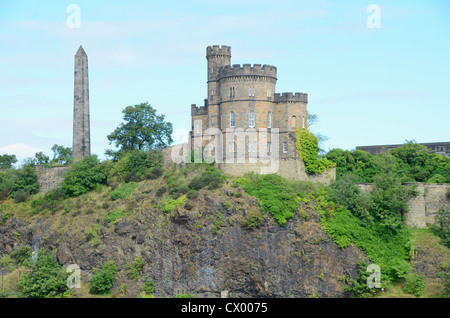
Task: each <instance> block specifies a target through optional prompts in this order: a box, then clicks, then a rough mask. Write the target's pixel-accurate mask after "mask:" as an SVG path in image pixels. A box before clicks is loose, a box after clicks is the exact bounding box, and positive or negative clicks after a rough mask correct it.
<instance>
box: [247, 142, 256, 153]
mask: <svg viewBox="0 0 450 318" xmlns="http://www.w3.org/2000/svg"><path fill="white" fill-rule="evenodd" d="M248 152H256V141H249V142H248Z"/></svg>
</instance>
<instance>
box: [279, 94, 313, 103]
mask: <svg viewBox="0 0 450 318" xmlns="http://www.w3.org/2000/svg"><path fill="white" fill-rule="evenodd" d="M274 102H275V103H300V102H303V103H307V102H308V94H303V93H295V94H294V93H282V94H280V93H275V94H274Z"/></svg>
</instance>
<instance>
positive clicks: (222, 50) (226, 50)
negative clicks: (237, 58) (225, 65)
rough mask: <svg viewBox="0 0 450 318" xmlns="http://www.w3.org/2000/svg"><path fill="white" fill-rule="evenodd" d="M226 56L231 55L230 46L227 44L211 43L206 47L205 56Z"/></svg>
mask: <svg viewBox="0 0 450 318" xmlns="http://www.w3.org/2000/svg"><path fill="white" fill-rule="evenodd" d="M218 55H221V56H228V57H231V46H227V45H221V46H219V45H211V46H208V47H207V48H206V58H208V57H209V56H218Z"/></svg>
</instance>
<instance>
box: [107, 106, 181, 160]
mask: <svg viewBox="0 0 450 318" xmlns="http://www.w3.org/2000/svg"><path fill="white" fill-rule="evenodd" d="M122 113H123V120H124V122H123V123H121V124H120V125H119V127H117V128H116V129H115V130H114V131H113V132H112V133H111V134H109V135H108V136H107V138H108V140H109V142H110V144H112V143H114V145H115V146H116V147H117V148H119V151H118V152H116V151H113V150H111V149H108V150H107V151H106V154H107V155H109V156H112V157H115V158H117V157H119V156H120V153H124V152H127V151H130V150H133V149H139V150H150V149H152V148H163V147H166V146H168V145H170V144H171V143H172V132H173V127H172V123H170V122H166V121H165V120H164V118H165V116H164V115H163V114H160V115H158V114H157V113H156V110H155V109H154V108H152V107H151V106H150V104H149V103H148V102H145V103H141V104H138V105H134V106H128V107H126V108H125V109H124V110H123V111H122Z"/></svg>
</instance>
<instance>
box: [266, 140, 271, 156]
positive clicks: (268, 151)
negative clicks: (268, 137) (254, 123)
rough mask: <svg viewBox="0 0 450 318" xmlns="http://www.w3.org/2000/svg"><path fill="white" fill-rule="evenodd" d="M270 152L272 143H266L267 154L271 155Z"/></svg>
mask: <svg viewBox="0 0 450 318" xmlns="http://www.w3.org/2000/svg"><path fill="white" fill-rule="evenodd" d="M271 152H272V143H271V142H270V141H269V142H268V143H267V153H271Z"/></svg>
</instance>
